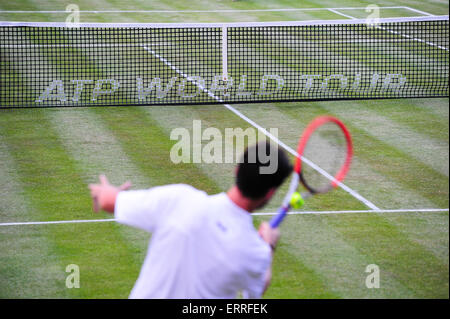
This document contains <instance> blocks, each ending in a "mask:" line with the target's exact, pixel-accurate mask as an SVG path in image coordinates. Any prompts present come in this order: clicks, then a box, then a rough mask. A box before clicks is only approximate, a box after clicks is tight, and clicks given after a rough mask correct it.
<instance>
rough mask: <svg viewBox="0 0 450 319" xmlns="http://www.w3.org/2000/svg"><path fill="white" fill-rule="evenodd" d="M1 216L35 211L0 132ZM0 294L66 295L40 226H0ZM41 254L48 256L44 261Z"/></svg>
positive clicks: (29, 215)
mask: <svg viewBox="0 0 450 319" xmlns="http://www.w3.org/2000/svg"><path fill="white" fill-rule="evenodd" d="M0 180H1V181H2V183H1V185H0V190H1V194H2V196H0V218H1V220H2V222H8V221H24V220H36V219H35V218H36V216H37V215H38V214H37V212H36V210H35V209H33V207H30V205H29V203H28V201H27V198H26V197H25V196H24V194H23V193H24V189H23V187H22V185H21V182H20V181H19V178H18V176H17V174H16V165H15V163H14V160H13V159H12V158H11V155H10V154H9V151H8V149H7V147H6V144H5V143H4V141H3V136H2V135H0ZM0 242H1V243H2V246H1V249H0V261H1V262H0V298H29V297H31V296H34V297H41V298H49V297H51V296H60V297H64V296H66V293H67V289H65V287H63V286H62V285H58V282H61V281H62V280H64V275H63V272H61V271H60V270H61V269H60V268H59V267H58V260H57V258H55V256H52V255H51V253H50V248H49V242H48V239H47V238H46V237H45V236H43V234H42V232H41V231H40V230H39V227H30V228H23V227H1V228H0ZM42 256H47V258H46V260H45V264H44V263H42Z"/></svg>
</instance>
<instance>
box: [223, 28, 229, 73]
mask: <svg viewBox="0 0 450 319" xmlns="http://www.w3.org/2000/svg"><path fill="white" fill-rule="evenodd" d="M222 80H223V81H228V27H227V26H222Z"/></svg>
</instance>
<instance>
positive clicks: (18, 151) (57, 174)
mask: <svg viewBox="0 0 450 319" xmlns="http://www.w3.org/2000/svg"><path fill="white" fill-rule="evenodd" d="M0 121H1V125H0V134H1V135H2V136H3V137H4V142H5V144H6V146H7V148H8V149H9V150H10V154H11V158H12V159H13V160H14V162H15V163H16V167H17V175H18V177H19V180H20V182H21V183H22V185H23V188H24V196H25V197H26V198H27V201H28V202H29V205H30V207H33V208H34V209H36V211H38V212H39V216H40V218H39V220H61V219H80V218H83V219H84V218H86V213H87V212H88V214H89V213H90V212H91V200H90V198H89V195H88V194H89V193H88V191H87V188H86V183H85V182H84V181H83V180H82V178H81V174H80V172H79V171H78V170H77V167H76V163H74V160H73V159H72V158H71V157H70V156H69V155H68V154H67V152H66V149H65V148H64V147H63V145H62V144H61V142H60V137H59V135H58V134H57V132H55V131H54V130H53V129H52V125H51V123H50V122H49V121H48V119H47V116H46V110H20V111H15V112H8V113H7V112H4V113H3V114H2V117H1V119H0ZM92 217H95V216H92ZM49 226H50V227H49ZM49 226H47V227H43V228H39V230H40V231H42V236H43V237H44V238H46V239H47V240H48V241H49V242H50V245H51V247H50V255H46V256H44V257H42V256H41V258H40V259H38V260H39V261H40V262H41V266H42V267H46V266H48V265H47V264H46V260H47V259H50V260H51V259H52V258H57V259H58V270H59V271H61V273H62V274H63V275H62V276H60V277H59V278H54V279H53V282H52V283H49V284H51V285H57V289H60V287H64V286H65V276H66V275H67V274H66V273H65V267H66V266H67V265H68V264H72V263H73V264H77V265H79V266H80V269H81V276H82V285H83V286H82V288H81V289H71V290H70V291H68V292H67V295H69V296H72V297H90V298H95V297H104V298H112V297H126V296H128V293H129V290H130V289H131V286H132V283H133V281H134V279H135V278H134V277H135V274H136V273H137V272H138V267H136V269H132V268H133V255H132V253H131V252H130V251H129V249H128V247H127V246H126V243H124V242H123V241H122V240H121V239H120V235H119V231H118V226H117V225H115V224H113V223H100V224H89V225H67V226H62V227H61V225H58V226H57V227H51V225H49ZM52 226H54V225H52ZM112 243H113V244H112ZM108 263H113V265H114V267H111V268H109V269H108V270H105V265H106V264H108ZM130 277H133V278H132V280H129V278H130ZM111 278H115V280H114V281H111ZM51 289H56V288H51ZM31 293H32V292H30V294H31ZM27 297H30V298H37V297H40V296H36V295H32V294H31V295H27ZM49 297H55V298H56V297H60V296H59V295H55V296H49Z"/></svg>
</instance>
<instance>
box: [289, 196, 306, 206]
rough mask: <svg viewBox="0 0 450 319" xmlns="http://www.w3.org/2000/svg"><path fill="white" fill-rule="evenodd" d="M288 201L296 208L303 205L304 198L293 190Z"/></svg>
mask: <svg viewBox="0 0 450 319" xmlns="http://www.w3.org/2000/svg"><path fill="white" fill-rule="evenodd" d="M289 203H290V204H291V207H292V208H294V209H298V208H300V207H302V206H303V204H304V203H305V200H304V199H303V197H302V195H300V193H299V192H295V193H293V194H292V197H291V201H290V202H289Z"/></svg>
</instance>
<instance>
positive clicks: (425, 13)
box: [403, 7, 434, 17]
mask: <svg viewBox="0 0 450 319" xmlns="http://www.w3.org/2000/svg"><path fill="white" fill-rule="evenodd" d="M403 8H405V9H406V10H409V11H412V12H416V13H420V14H423V15H425V16H429V17H434V14H431V13H428V12H425V11H422V10H418V9H414V8H411V7H403Z"/></svg>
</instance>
